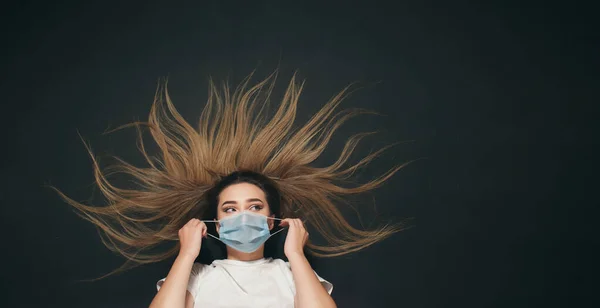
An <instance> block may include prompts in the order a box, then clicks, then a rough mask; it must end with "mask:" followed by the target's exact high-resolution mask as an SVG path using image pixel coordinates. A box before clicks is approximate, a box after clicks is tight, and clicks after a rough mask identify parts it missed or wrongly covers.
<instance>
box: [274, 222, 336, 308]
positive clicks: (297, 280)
mask: <svg viewBox="0 0 600 308" xmlns="http://www.w3.org/2000/svg"><path fill="white" fill-rule="evenodd" d="M281 225H282V226H286V225H287V226H289V229H288V234H287V236H286V239H285V246H284V252H285V255H286V257H287V258H288V261H289V262H290V267H291V269H292V276H293V277H294V284H295V287H296V296H295V297H294V303H295V305H294V306H295V307H296V308H308V307H310V308H335V307H337V306H336V304H335V302H334V301H333V298H331V296H330V295H329V293H327V291H326V290H325V288H324V287H323V285H322V284H321V282H320V281H319V279H318V278H317V275H316V274H315V272H314V271H313V269H312V267H311V266H310V264H309V263H308V260H306V257H305V256H304V251H303V247H304V245H305V244H306V240H307V239H308V232H306V229H305V228H304V224H303V223H302V221H301V220H299V219H284V220H283V221H282V222H281Z"/></svg>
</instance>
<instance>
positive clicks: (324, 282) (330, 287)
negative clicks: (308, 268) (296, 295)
mask: <svg viewBox="0 0 600 308" xmlns="http://www.w3.org/2000/svg"><path fill="white" fill-rule="evenodd" d="M285 265H286V268H287V270H288V271H289V277H290V278H291V281H292V283H293V275H292V267H291V266H290V262H285ZM313 273H315V276H317V278H318V279H319V281H320V282H321V285H322V286H323V287H324V288H325V290H326V291H327V293H329V295H331V292H333V284H332V283H331V282H329V281H327V280H325V279H324V278H322V277H321V276H319V274H317V272H315V271H314V270H313ZM295 289H296V288H295V286H294V291H295Z"/></svg>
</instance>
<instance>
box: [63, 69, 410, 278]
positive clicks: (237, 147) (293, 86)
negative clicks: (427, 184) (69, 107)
mask: <svg viewBox="0 0 600 308" xmlns="http://www.w3.org/2000/svg"><path fill="white" fill-rule="evenodd" d="M251 77H252V75H250V76H248V77H246V78H245V79H244V80H243V81H242V82H241V83H240V85H239V86H237V87H236V88H235V89H232V88H231V87H229V86H228V85H227V84H224V85H223V86H222V87H220V86H217V85H216V84H215V83H214V82H213V81H212V79H211V80H210V82H209V94H208V101H207V103H206V105H205V107H204V109H203V110H202V113H201V115H200V120H199V123H198V125H197V127H196V128H194V127H193V126H191V125H190V124H189V123H188V122H186V120H184V118H183V117H182V116H181V115H180V114H179V113H178V112H177V110H176V109H175V107H174V105H173V103H172V101H171V99H170V96H169V93H168V91H167V82H166V81H165V82H161V83H159V86H158V89H157V91H156V94H155V99H154V102H153V104H152V107H151V110H150V114H149V118H148V121H147V122H139V121H138V122H133V123H130V124H127V125H123V126H120V127H118V128H117V129H115V130H118V129H122V128H125V127H134V128H135V129H136V130H137V133H138V138H137V146H138V148H139V150H140V152H141V154H142V155H143V157H144V158H145V161H146V163H147V166H144V167H136V166H134V165H132V164H130V163H128V162H125V161H123V160H121V159H119V158H116V159H117V160H118V164H115V165H112V166H109V167H107V168H106V169H104V170H102V168H101V167H100V166H99V163H98V161H97V159H96V158H95V156H94V154H93V153H92V151H91V149H90V148H89V146H88V145H87V144H86V148H87V150H88V152H89V154H90V156H91V159H92V163H93V169H94V176H95V182H96V184H97V185H98V187H99V190H100V192H101V193H102V195H103V197H104V199H105V200H106V204H105V205H103V206H93V205H86V204H83V203H80V202H77V201H75V200H73V199H71V198H69V197H67V196H66V195H65V194H64V193H62V192H61V191H60V190H58V189H56V188H54V189H55V190H56V191H57V192H58V193H59V195H60V196H61V197H62V198H63V199H64V200H65V201H66V202H67V203H68V204H70V205H71V206H73V208H74V209H75V210H76V212H77V213H78V214H79V215H80V216H81V217H83V218H84V219H86V220H88V221H90V222H91V223H93V224H94V225H95V226H96V227H97V228H99V231H101V232H100V235H101V236H100V237H101V239H102V241H103V243H104V245H106V246H107V247H108V248H109V249H111V250H112V251H114V252H116V253H118V254H120V255H122V256H124V257H125V258H126V259H127V260H128V261H127V262H126V263H125V264H124V265H123V266H122V267H121V268H119V269H118V270H116V271H120V270H122V269H124V268H125V267H127V268H130V267H132V266H135V265H140V264H146V263H152V262H158V261H162V260H165V259H167V258H169V257H171V256H173V255H175V254H176V253H177V251H178V249H179V242H178V235H177V234H178V233H177V232H178V230H179V229H180V228H181V227H182V226H183V225H184V224H185V223H186V222H187V221H189V219H191V218H193V217H203V216H205V215H206V214H207V213H208V212H209V209H208V208H207V207H208V202H207V198H206V194H207V192H209V191H210V189H211V188H212V187H213V186H214V185H215V183H217V182H218V181H219V180H220V179H222V178H223V177H225V176H227V175H228V174H231V173H232V172H234V171H237V170H248V171H253V172H257V173H260V174H262V175H265V176H267V177H269V178H270V179H272V180H273V181H275V183H276V184H277V187H278V188H279V190H280V195H281V204H280V213H281V215H282V216H283V217H284V218H286V217H301V218H302V219H303V220H304V221H305V222H306V224H307V227H308V228H312V230H314V231H316V232H318V233H319V234H320V235H321V237H322V239H323V240H324V241H325V243H323V244H316V243H314V242H312V241H310V240H309V242H308V243H307V247H306V248H307V251H308V253H310V254H311V255H313V256H317V257H333V256H340V255H345V254H348V253H352V252H356V251H358V250H361V249H363V248H365V247H368V246H370V245H372V244H374V243H377V242H379V241H381V240H383V239H385V238H387V237H389V236H390V235H392V234H394V233H395V232H398V231H400V230H402V229H403V228H404V227H405V225H404V224H401V223H396V224H384V225H381V226H379V227H376V228H373V229H370V230H364V229H358V228H355V227H353V226H352V225H351V224H350V223H349V222H348V221H347V220H346V219H345V218H344V216H343V214H342V212H341V211H340V209H338V207H337V206H336V204H341V203H347V202H346V201H347V200H346V199H345V197H346V196H348V195H353V194H359V193H364V192H367V191H370V190H372V189H374V188H376V187H378V186H380V185H381V184H382V183H384V182H385V181H386V180H387V179H389V178H390V177H391V176H392V175H393V174H394V173H396V172H397V171H398V170H399V169H401V168H402V167H403V166H405V165H406V164H407V163H404V164H401V165H396V166H394V167H393V168H391V169H389V170H388V171H387V172H385V173H384V174H381V175H380V176H378V177H377V178H375V179H373V180H371V181H368V182H366V183H361V184H352V182H351V181H350V180H351V178H352V176H353V174H354V173H355V171H356V170H358V169H359V168H361V167H364V166H365V165H367V164H368V163H369V162H371V161H372V160H373V159H374V158H375V157H377V156H378V155H380V154H381V153H382V152H383V151H385V150H386V149H388V148H389V147H391V146H392V145H388V146H386V147H383V148H381V149H379V150H377V151H375V152H372V153H371V154H369V155H367V156H364V157H363V158H362V159H360V160H359V161H358V162H356V163H354V164H347V162H348V160H349V158H350V155H351V154H352V153H353V151H354V150H355V148H356V146H357V144H358V143H359V141H360V140H361V139H363V138H364V137H366V136H368V135H370V134H372V133H359V134H356V135H353V136H352V137H350V138H349V139H348V140H347V141H346V143H345V146H344V147H343V149H342V150H341V152H340V153H339V156H338V158H337V160H336V161H335V162H334V163H333V164H331V165H329V166H326V167H317V166H313V163H314V162H315V160H316V159H317V158H318V157H319V156H320V155H321V154H322V153H323V151H324V150H325V148H326V146H327V144H328V143H329V141H330V139H331V138H332V135H333V134H334V132H335V131H336V130H337V129H338V128H339V127H340V126H341V125H342V124H343V123H344V122H346V121H347V120H348V119H350V118H351V117H353V116H356V115H359V114H364V113H368V111H366V110H361V109H347V110H342V111H336V109H337V107H338V106H339V105H340V103H341V102H342V101H343V100H344V98H346V97H347V96H348V95H349V94H350V93H351V90H350V89H351V86H348V87H346V88H344V89H343V90H342V91H341V92H339V93H337V94H336V95H335V96H333V97H332V98H331V99H330V100H329V101H328V102H327V103H326V104H325V105H324V106H323V107H322V108H321V109H320V110H319V111H318V112H317V113H316V114H314V115H313V116H312V117H311V118H310V119H309V120H308V122H306V123H305V124H304V125H302V126H300V127H299V128H297V129H294V127H293V124H294V120H295V116H296V107H297V105H298V101H299V98H300V93H301V92H302V89H303V87H304V81H302V82H297V80H296V75H295V74H294V76H293V77H292V78H291V80H290V82H289V85H288V86H287V89H286V91H285V93H284V94H283V97H282V98H281V100H280V103H279V105H278V107H276V108H275V109H276V110H274V114H272V115H269V112H268V109H269V101H270V100H271V94H272V92H273V87H274V84H275V80H276V79H277V72H275V73H273V74H272V75H270V76H269V77H267V78H266V79H264V80H262V81H260V82H258V83H257V84H254V85H250V80H251ZM144 130H148V131H149V132H150V134H151V136H152V138H153V141H154V143H155V144H156V146H158V148H157V150H158V153H155V155H151V153H149V151H148V150H147V148H146V145H145V143H144V141H143V138H142V137H143V132H144ZM115 173H119V174H125V175H126V176H128V177H130V178H131V179H132V180H133V182H134V183H135V184H136V187H135V188H123V187H117V185H116V184H115V183H114V182H111V181H110V180H109V176H110V175H112V174H115ZM164 244H166V246H165V245H164ZM116 271H113V273H114V272H116ZM111 274H112V273H111ZM108 275H110V274H108Z"/></svg>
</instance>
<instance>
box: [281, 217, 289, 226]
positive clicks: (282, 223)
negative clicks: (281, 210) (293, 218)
mask: <svg viewBox="0 0 600 308" xmlns="http://www.w3.org/2000/svg"><path fill="white" fill-rule="evenodd" d="M279 225H280V226H282V227H289V225H290V219H289V218H286V219H284V220H282V221H281V222H279Z"/></svg>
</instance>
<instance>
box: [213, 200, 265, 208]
mask: <svg viewBox="0 0 600 308" xmlns="http://www.w3.org/2000/svg"><path fill="white" fill-rule="evenodd" d="M256 201H259V202H263V201H262V200H260V199H259V198H250V199H246V203H250V202H256ZM263 203H264V202H263ZM226 204H237V201H225V202H223V204H221V207H223V206H224V205H226Z"/></svg>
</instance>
